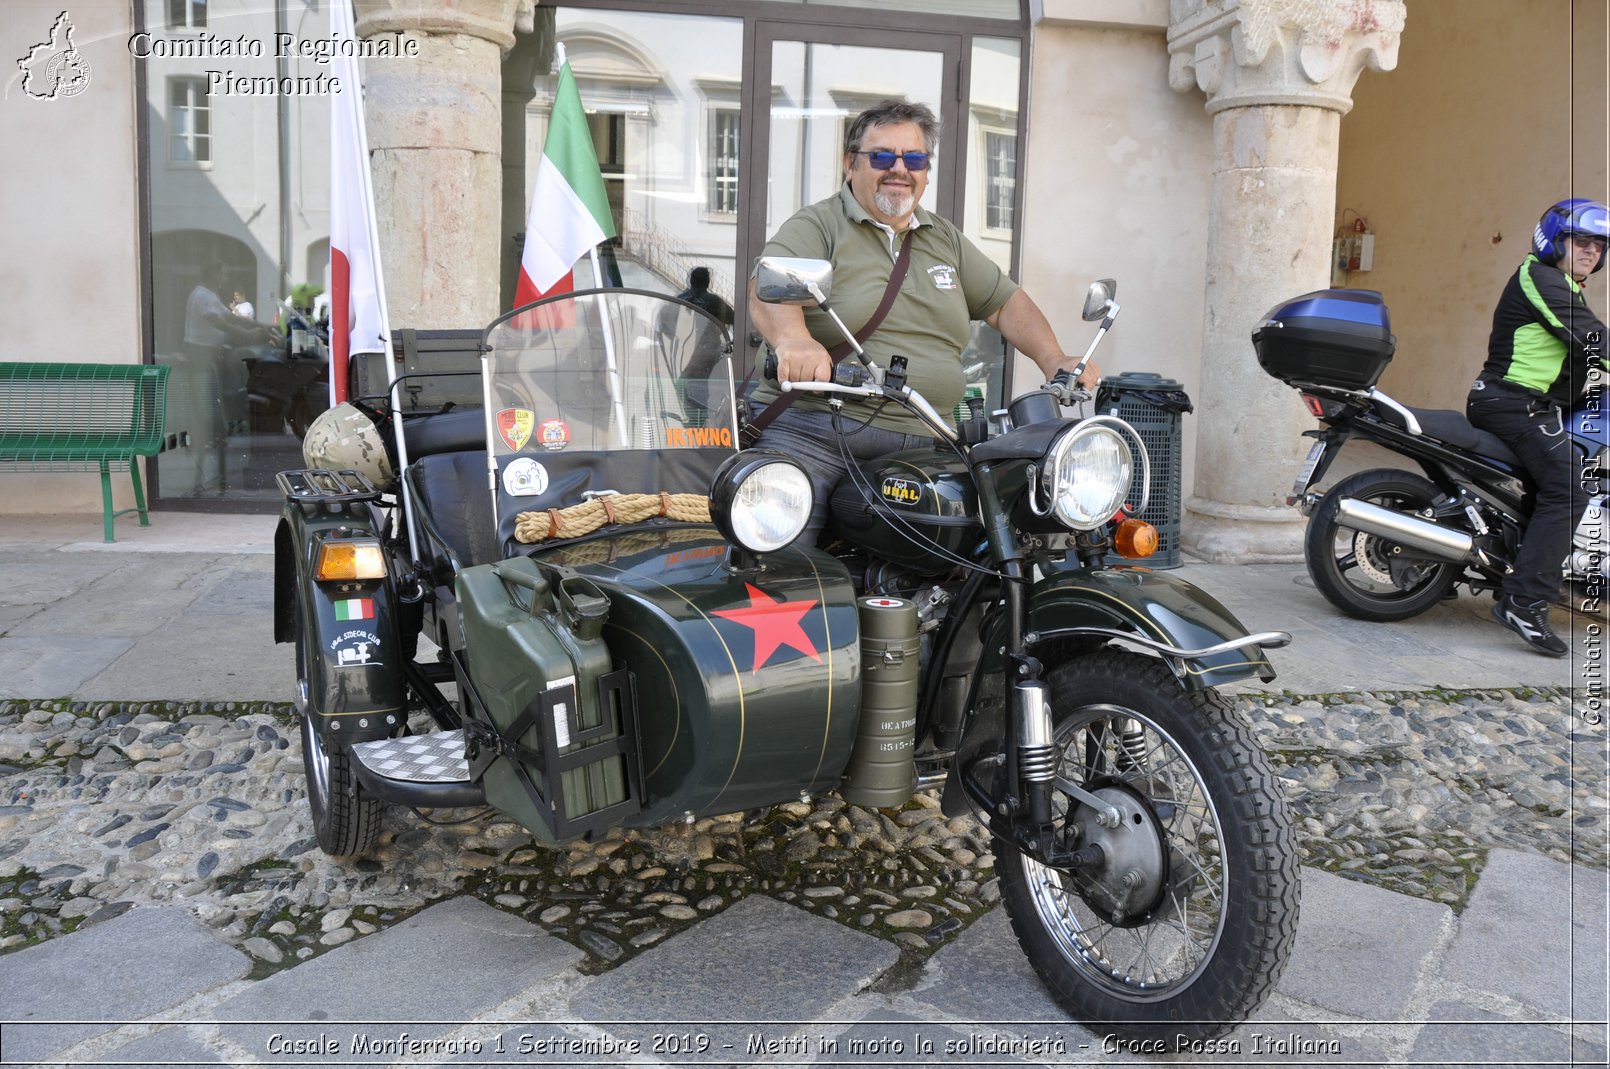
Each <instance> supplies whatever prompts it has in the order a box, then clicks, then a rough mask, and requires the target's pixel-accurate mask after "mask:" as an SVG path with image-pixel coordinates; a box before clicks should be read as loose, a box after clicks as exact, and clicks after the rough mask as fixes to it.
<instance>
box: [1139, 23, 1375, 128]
mask: <svg viewBox="0 0 1610 1069" xmlns="http://www.w3.org/2000/svg"><path fill="white" fill-rule="evenodd" d="M1404 16H1405V11H1404V0H1171V3H1170V10H1169V28H1168V51H1169V65H1168V80H1169V84H1170V85H1172V86H1173V87H1174V88H1175V89H1177V90H1178V91H1180V92H1182V93H1185V92H1190V91H1191V90H1192V89H1193V88H1195V89H1200V90H1201V91H1202V92H1204V93H1206V94H1207V98H1208V100H1207V110H1208V113H1209V114H1214V113H1217V112H1220V111H1223V110H1225V109H1226V108H1240V107H1254V106H1258V105H1267V104H1290V105H1301V106H1307V107H1317V108H1326V109H1329V110H1332V111H1336V112H1339V113H1341V114H1344V115H1345V114H1346V113H1347V112H1348V111H1349V110H1350V109H1351V108H1352V106H1353V97H1352V93H1353V86H1354V84H1356V83H1357V81H1358V77H1359V75H1360V74H1361V73H1363V71H1364V69H1365V68H1366V67H1367V68H1369V69H1370V70H1378V71H1386V70H1391V69H1392V68H1394V67H1396V66H1397V63H1398V42H1399V39H1400V38H1401V37H1402V34H1403V22H1404Z"/></svg>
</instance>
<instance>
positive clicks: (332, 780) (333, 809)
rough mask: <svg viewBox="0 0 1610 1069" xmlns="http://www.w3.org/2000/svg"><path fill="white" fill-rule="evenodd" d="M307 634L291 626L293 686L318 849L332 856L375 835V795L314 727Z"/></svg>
mask: <svg viewBox="0 0 1610 1069" xmlns="http://www.w3.org/2000/svg"><path fill="white" fill-rule="evenodd" d="M309 656H310V654H309V652H308V642H307V637H306V635H305V634H304V633H303V631H302V627H301V625H300V623H299V624H298V625H297V630H296V687H297V696H298V698H299V699H300V701H299V704H300V705H301V713H302V770H303V772H304V773H306V775H307V801H308V807H309V808H310V809H311V810H312V811H313V832H314V834H315V835H316V836H318V840H319V849H320V850H323V851H324V852H325V853H326V854H329V855H331V856H332V857H351V856H353V855H355V854H366V853H368V852H369V851H370V850H371V849H372V848H373V847H374V845H375V839H376V838H377V837H378V836H379V835H380V816H381V809H382V806H381V804H380V799H378V798H374V797H372V796H370V795H369V794H368V793H367V792H366V791H365V790H364V789H363V785H362V784H361V783H359V782H358V778H357V776H356V775H355V774H354V773H353V771H352V758H351V757H349V756H347V755H346V754H344V753H340V752H335V753H332V752H330V751H328V750H326V749H325V748H324V740H323V739H322V738H321V737H320V736H319V733H318V731H316V730H315V729H314V727H313V716H314V714H313V712H312V710H311V708H310V706H309V702H308V688H309V680H310V672H309V668H308V665H309V660H308V658H309Z"/></svg>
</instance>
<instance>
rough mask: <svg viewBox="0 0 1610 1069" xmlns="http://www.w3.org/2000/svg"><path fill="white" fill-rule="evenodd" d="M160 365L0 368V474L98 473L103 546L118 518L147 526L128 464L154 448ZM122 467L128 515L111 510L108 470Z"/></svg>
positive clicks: (162, 384)
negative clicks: (132, 516)
mask: <svg viewBox="0 0 1610 1069" xmlns="http://www.w3.org/2000/svg"><path fill="white" fill-rule="evenodd" d="M167 406H168V366H167V365H166V364H40V363H15V364H12V363H0V471H8V470H9V471H96V470H99V471H100V473H101V502H102V513H103V516H104V520H105V527H106V541H108V542H115V541H116V539H115V538H113V536H112V521H113V520H114V519H116V518H117V517H118V516H121V515H123V514H124V513H126V512H138V513H139V514H140V526H141V527H149V526H150V525H151V518H150V515H149V514H148V513H147V511H146V506H145V489H144V487H143V486H141V485H140V466H139V464H137V463H136V462H135V459H134V458H135V457H154V456H156V455H157V452H158V451H159V450H160V449H161V448H162V432H163V424H164V421H165V418H166V413H167ZM114 467H115V468H119V469H120V470H121V469H122V468H127V469H128V472H129V477H130V478H131V479H132V480H133V483H134V503H135V507H134V508H132V509H120V510H118V511H115V512H114V511H113V510H112V475H111V473H112V469H113V468H114Z"/></svg>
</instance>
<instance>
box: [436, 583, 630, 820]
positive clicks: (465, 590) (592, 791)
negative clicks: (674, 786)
mask: <svg viewBox="0 0 1610 1069" xmlns="http://www.w3.org/2000/svg"><path fill="white" fill-rule="evenodd" d="M456 586H457V598H458V603H459V611H460V618H461V619H462V621H463V625H464V656H465V659H466V661H467V662H468V665H469V669H470V678H471V680H472V681H473V683H474V686H475V692H476V694H477V695H479V696H480V699H481V702H482V703H483V705H484V706H485V708H486V712H487V714H488V715H489V716H490V717H491V718H492V722H493V724H495V725H496V726H497V728H498V729H499V730H500V731H504V732H507V731H508V730H509V728H510V727H511V726H512V725H513V724H514V722H515V721H516V720H518V719H519V718H520V717H521V716H522V715H523V714H525V712H526V711H527V710H528V709H529V708H531V707H533V706H534V705H536V704H537V703H538V702H539V700H540V699H541V698H543V697H544V696H545V695H546V696H549V697H555V698H559V699H562V700H563V701H564V703H565V706H566V707H567V708H566V709H565V710H564V711H563V712H562V713H560V712H555V713H554V714H552V715H553V716H554V717H562V718H563V719H564V721H565V723H566V724H567V727H566V728H565V729H564V730H563V733H562V735H561V734H560V733H559V732H557V731H556V735H557V736H559V744H558V745H557V754H556V755H555V756H559V755H566V756H568V755H571V754H582V753H584V752H585V750H586V749H587V746H588V745H589V744H584V743H582V742H581V741H579V740H577V741H569V742H568V744H565V740H567V739H569V738H570V736H571V732H572V730H573V731H574V732H576V733H580V732H588V731H599V732H600V734H599V738H598V740H597V742H607V741H609V740H612V739H615V738H617V737H618V736H619V735H620V733H621V732H620V725H619V724H617V723H616V722H615V718H614V716H613V715H612V714H611V712H610V711H609V710H605V709H603V708H601V707H600V702H599V694H598V680H599V677H601V676H603V675H605V674H607V673H608V672H609V671H610V670H611V668H612V667H613V661H612V658H611V650H610V648H609V646H608V644H607V643H606V642H605V641H604V640H603V638H602V637H600V636H598V635H596V634H593V633H592V632H593V631H596V630H597V629H596V627H587V626H585V625H578V622H577V620H576V619H574V618H573V617H571V616H569V615H567V613H566V612H565V609H564V601H565V598H564V590H563V589H561V588H556V586H555V585H554V584H553V583H551V582H549V581H548V580H547V579H546V577H544V576H542V575H541V574H540V572H539V569H538V568H537V567H536V565H535V564H534V563H533V562H532V561H531V560H529V559H527V558H523V557H516V558H512V559H510V560H506V561H501V562H499V563H497V564H482V565H477V566H476V567H473V568H466V569H464V570H463V571H461V572H459V574H458V577H457V583H456ZM581 593H584V594H585V593H591V591H584V592H581ZM608 608H609V610H610V611H613V609H614V605H613V604H610V605H609V606H608ZM565 680H569V681H570V683H569V684H568V685H564V684H563V681H565ZM552 690H556V691H558V692H559V693H558V694H556V695H553V694H549V692H550V691H552ZM567 692H568V693H567ZM568 725H573V727H571V726H568ZM545 726H546V725H543V724H541V723H538V724H534V725H533V726H531V727H529V728H528V729H527V730H526V731H525V732H524V733H523V734H522V735H521V736H520V737H519V739H518V741H519V743H520V744H521V745H523V746H525V747H527V748H529V749H531V750H533V751H535V752H537V753H542V754H545V755H546V754H548V753H550V751H549V750H548V748H547V746H546V744H545V740H544V734H545V732H544V727H545ZM631 759H632V758H631V757H630V755H625V756H623V755H621V754H619V753H612V752H611V753H601V754H600V755H599V756H598V757H597V758H596V759H594V760H592V761H588V762H587V763H585V764H584V765H582V766H581V767H579V768H573V769H568V770H566V771H564V772H563V773H561V775H560V777H559V784H558V788H557V790H556V791H554V794H555V795H556V797H552V798H548V799H543V801H545V802H546V803H547V805H546V807H544V808H539V803H538V801H537V800H535V799H533V798H532V797H531V794H530V793H529V792H528V791H527V790H526V788H525V785H524V784H523V783H522V782H521V779H520V777H519V774H518V772H517V770H516V769H515V767H514V765H513V763H512V761H513V759H512V758H510V757H507V756H502V757H499V758H498V759H497V760H495V761H493V762H492V764H491V765H490V766H488V768H487V770H486V773H485V775H484V776H483V784H484V786H485V788H486V798H487V801H488V802H490V803H491V804H492V805H493V806H495V807H496V808H497V809H498V810H499V811H500V812H502V813H504V814H506V815H508V816H509V817H511V818H513V819H514V820H517V821H519V823H520V824H521V825H523V826H524V827H525V828H526V829H527V830H529V831H530V832H531V833H532V834H534V835H536V836H537V837H538V838H540V839H542V840H544V841H546V842H549V843H552V842H557V841H560V840H562V839H565V838H572V837H574V835H573V834H570V835H567V834H565V832H566V830H567V825H568V824H569V823H570V822H575V821H584V822H585V824H586V826H587V827H594V826H607V825H608V824H611V823H614V822H615V819H618V818H624V819H629V818H630V817H631V815H632V812H633V809H634V805H633V804H632V803H634V802H637V801H640V800H632V799H630V798H629V795H630V792H629V790H628V783H629V782H630V772H629V770H628V768H627V764H626V762H627V761H629V760H631ZM528 772H529V774H530V776H531V778H532V780H533V783H534V785H536V786H538V787H539V788H540V787H541V785H542V782H543V781H542V772H541V770H540V769H536V768H532V769H529V770H528ZM616 806H622V807H623V808H621V809H619V810H615V811H614V812H612V813H610V814H609V815H608V816H607V817H606V816H605V811H608V810H611V809H612V807H616ZM561 807H562V808H561Z"/></svg>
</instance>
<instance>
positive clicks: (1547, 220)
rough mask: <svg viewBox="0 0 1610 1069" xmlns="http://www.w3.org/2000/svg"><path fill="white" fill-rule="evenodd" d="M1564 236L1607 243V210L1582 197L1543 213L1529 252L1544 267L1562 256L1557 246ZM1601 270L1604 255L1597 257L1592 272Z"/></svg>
mask: <svg viewBox="0 0 1610 1069" xmlns="http://www.w3.org/2000/svg"><path fill="white" fill-rule="evenodd" d="M1567 234H1585V235H1587V236H1588V237H1595V238H1605V239H1610V208H1606V207H1605V206H1604V205H1603V204H1602V203H1600V202H1599V201H1596V200H1589V199H1587V198H1586V197H1572V198H1571V199H1570V200H1562V201H1560V203H1558V204H1556V205H1554V206H1553V207H1551V208H1550V209H1549V210H1548V211H1546V212H1544V213H1543V218H1541V219H1539V220H1538V221H1537V228H1536V229H1535V230H1533V231H1532V251H1533V252H1535V253H1537V258H1538V259H1539V260H1542V261H1543V262H1544V263H1549V264H1551V263H1554V262H1556V261H1557V260H1559V258H1560V257H1561V256H1564V255H1565V247H1564V246H1563V244H1562V243H1561V241H1562V239H1563V238H1564V237H1565V236H1566V235H1567ZM1603 266H1604V253H1602V252H1601V253H1600V254H1599V262H1598V263H1597V264H1595V265H1594V267H1593V269H1594V270H1595V271H1597V270H1599V269H1600V268H1601V267H1603Z"/></svg>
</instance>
